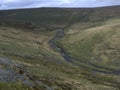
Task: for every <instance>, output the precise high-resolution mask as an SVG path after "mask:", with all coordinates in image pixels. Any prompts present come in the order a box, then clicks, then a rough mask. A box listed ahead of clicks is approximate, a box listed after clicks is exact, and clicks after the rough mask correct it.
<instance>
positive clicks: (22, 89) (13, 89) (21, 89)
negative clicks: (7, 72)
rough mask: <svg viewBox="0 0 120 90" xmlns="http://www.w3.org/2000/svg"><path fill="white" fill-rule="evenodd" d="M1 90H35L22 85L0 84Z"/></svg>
mask: <svg viewBox="0 0 120 90" xmlns="http://www.w3.org/2000/svg"><path fill="white" fill-rule="evenodd" d="M0 90H33V89H32V88H29V87H27V86H24V85H22V84H21V83H16V84H15V83H0Z"/></svg>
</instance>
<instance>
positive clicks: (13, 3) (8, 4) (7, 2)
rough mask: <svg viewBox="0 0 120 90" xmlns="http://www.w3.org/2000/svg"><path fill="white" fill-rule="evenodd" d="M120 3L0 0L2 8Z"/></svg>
mask: <svg viewBox="0 0 120 90" xmlns="http://www.w3.org/2000/svg"><path fill="white" fill-rule="evenodd" d="M111 5H120V0H0V9H15V8H31V7H32V8H33V7H99V6H111Z"/></svg>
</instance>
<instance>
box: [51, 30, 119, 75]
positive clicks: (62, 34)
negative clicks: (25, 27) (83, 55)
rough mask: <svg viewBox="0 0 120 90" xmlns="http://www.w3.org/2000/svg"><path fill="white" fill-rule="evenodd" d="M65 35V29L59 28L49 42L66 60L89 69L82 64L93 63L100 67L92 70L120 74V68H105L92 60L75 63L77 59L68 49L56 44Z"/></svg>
mask: <svg viewBox="0 0 120 90" xmlns="http://www.w3.org/2000/svg"><path fill="white" fill-rule="evenodd" d="M64 36H65V33H64V30H62V29H58V30H57V31H56V35H55V36H54V37H53V38H52V39H51V40H50V42H49V44H50V46H51V47H52V48H53V49H55V50H57V51H58V52H59V53H60V54H61V56H62V57H63V58H64V59H65V61H67V62H69V63H72V64H73V65H77V66H79V67H82V68H86V69H87V68H88V67H86V66H84V65H82V63H83V64H86V65H91V66H93V67H95V68H98V69H92V70H91V72H100V73H104V74H115V75H120V70H113V69H110V68H105V67H102V66H98V65H95V64H93V63H91V62H85V61H84V60H79V61H80V63H81V65H80V64H76V63H74V60H75V59H73V58H72V57H71V56H70V55H69V54H68V53H67V52H66V51H64V49H62V48H60V47H58V46H57V45H56V44H55V42H56V41H57V40H58V39H59V38H64ZM77 61H78V60H77ZM100 69H104V70H100ZM105 70H106V71H105Z"/></svg>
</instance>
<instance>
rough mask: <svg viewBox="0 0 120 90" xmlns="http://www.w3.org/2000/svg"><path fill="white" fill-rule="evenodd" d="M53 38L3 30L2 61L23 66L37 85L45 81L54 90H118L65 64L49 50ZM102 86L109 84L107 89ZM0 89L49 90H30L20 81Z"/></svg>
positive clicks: (42, 89)
mask: <svg viewBox="0 0 120 90" xmlns="http://www.w3.org/2000/svg"><path fill="white" fill-rule="evenodd" d="M52 34H53V33H44V32H37V33H35V32H32V31H25V30H22V29H15V28H5V27H1V28H0V57H4V58H5V57H6V58H9V59H11V60H13V61H15V62H16V63H19V64H21V65H24V67H26V68H27V69H28V70H29V73H30V74H31V76H34V77H35V78H34V80H35V81H36V80H39V81H42V82H43V83H44V84H46V85H48V86H52V87H53V88H54V89H55V90H57V89H58V90H75V89H77V90H79V89H82V90H89V89H88V88H89V87H90V88H92V90H96V89H97V90H98V89H103V90H106V89H109V90H115V89H116V88H114V87H115V86H114V85H113V84H112V83H111V82H107V81H104V80H103V81H99V83H97V81H95V80H93V78H92V77H91V75H90V74H89V72H88V71H85V70H84V69H80V68H79V67H76V66H73V65H71V64H68V63H66V62H65V61H64V60H63V58H62V57H61V56H60V55H59V54H58V53H57V52H55V51H53V50H52V48H51V47H49V44H48V41H49V39H50V38H51V36H52ZM0 65H1V68H3V67H4V66H2V64H0ZM4 68H5V67H4ZM13 68H14V67H13ZM116 78H117V77H116ZM89 79H90V80H89ZM100 82H105V83H108V84H106V85H107V86H106V85H105V84H102V83H100ZM4 85H6V87H5V86H4ZM14 85H15V86H16V87H14ZM0 88H2V89H3V90H7V89H12V90H19V89H20V90H34V89H35V90H46V89H45V87H44V86H42V85H41V84H40V85H39V86H38V85H36V86H35V87H34V88H28V87H27V86H24V85H23V84H22V82H21V81H19V82H18V83H16V84H14V83H1V84H0Z"/></svg>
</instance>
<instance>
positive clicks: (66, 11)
mask: <svg viewBox="0 0 120 90" xmlns="http://www.w3.org/2000/svg"><path fill="white" fill-rule="evenodd" d="M118 17H120V6H111V7H102V8H101V7H100V8H34V9H16V10H1V11H0V25H1V26H14V27H22V28H30V29H35V28H40V27H41V28H43V27H46V28H49V29H50V28H51V27H62V28H63V27H68V26H70V25H71V24H75V23H78V22H79V23H83V22H85V23H86V22H87V23H94V24H95V23H98V22H101V21H105V20H108V19H111V18H118Z"/></svg>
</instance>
